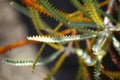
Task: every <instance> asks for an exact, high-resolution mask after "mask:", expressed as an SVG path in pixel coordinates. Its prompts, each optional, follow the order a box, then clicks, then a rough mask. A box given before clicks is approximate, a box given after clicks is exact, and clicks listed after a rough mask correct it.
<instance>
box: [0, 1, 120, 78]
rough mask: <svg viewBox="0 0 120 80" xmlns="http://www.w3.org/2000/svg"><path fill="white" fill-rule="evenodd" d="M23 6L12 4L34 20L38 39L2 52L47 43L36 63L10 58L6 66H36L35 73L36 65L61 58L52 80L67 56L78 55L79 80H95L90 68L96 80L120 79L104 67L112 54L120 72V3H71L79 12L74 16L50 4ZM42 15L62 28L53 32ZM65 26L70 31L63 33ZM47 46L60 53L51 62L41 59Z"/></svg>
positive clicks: (36, 2) (13, 45)
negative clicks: (53, 20)
mask: <svg viewBox="0 0 120 80" xmlns="http://www.w3.org/2000/svg"><path fill="white" fill-rule="evenodd" d="M21 2H23V4H24V5H20V4H18V3H16V2H15V1H12V2H11V3H10V5H11V6H12V7H14V8H16V9H17V10H19V11H20V12H22V13H23V14H25V15H26V16H28V17H29V18H30V19H31V20H32V22H33V24H34V28H35V29H36V31H37V33H38V35H37V36H34V35H33V36H30V37H27V40H23V41H20V42H16V43H13V44H11V45H7V46H3V47H1V48H0V52H1V53H4V52H5V51H8V50H10V49H13V48H16V47H19V46H22V45H26V44H29V43H40V42H43V44H42V46H41V48H40V50H39V51H38V54H37V55H36V57H35V59H34V60H31V59H20V60H17V59H11V58H6V59H5V60H4V63H6V64H12V65H17V66H27V65H32V66H33V67H32V68H33V70H34V68H35V66H36V65H45V64H47V63H49V62H51V61H53V60H55V59H56V58H57V57H59V59H58V61H57V63H56V64H55V66H54V67H53V68H52V69H51V71H50V73H49V74H48V76H47V77H46V78H45V80H51V77H53V76H54V75H55V73H56V72H57V71H58V69H59V68H60V66H61V65H62V63H63V62H64V60H65V59H66V58H67V56H70V54H72V53H74V54H75V55H76V56H77V57H78V61H79V65H80V66H79V70H78V75H77V77H76V80H79V79H82V80H87V79H88V78H89V80H90V79H91V77H90V76H89V75H90V73H89V71H88V69H87V68H88V66H93V67H94V68H95V69H94V72H93V73H94V78H95V80H102V78H101V74H105V75H106V76H107V77H109V79H111V80H114V79H120V76H119V75H120V71H117V72H113V71H112V72H111V71H104V70H103V68H104V65H103V63H102V62H103V59H104V58H105V56H106V55H108V54H110V56H111V60H112V61H113V62H114V64H115V65H116V66H117V67H118V69H120V61H119V59H118V57H116V53H115V52H113V51H112V49H111V47H112V46H114V48H115V50H116V51H117V55H119V56H120V43H119V40H118V37H119V35H120V33H119V31H120V1H117V0H116V1H115V0H103V1H100V0H82V1H79V0H69V2H71V4H72V5H73V6H74V7H75V8H76V9H77V10H76V11H74V12H72V13H68V12H64V11H62V10H60V9H58V8H56V7H55V6H53V5H52V3H51V2H50V1H49V0H21ZM114 6H116V7H115V8H114ZM113 11H115V12H113ZM114 13H116V14H117V17H115V16H114ZM42 15H45V16H47V17H49V18H51V19H55V20H56V22H58V25H57V26H56V27H55V28H54V29H53V28H52V27H50V25H49V24H48V23H47V22H46V21H44V20H43V18H42ZM64 26H65V27H66V28H65V29H64V30H61V28H62V27H64ZM43 31H44V32H45V33H47V35H46V34H44V32H43ZM116 35H117V37H116ZM81 40H84V41H85V43H84V45H86V47H85V49H84V48H82V45H80V42H81ZM47 44H48V45H49V46H51V47H52V48H54V49H56V52H55V53H53V54H52V55H51V56H49V57H48V58H45V59H41V58H40V57H41V53H42V51H43V49H44V48H45V46H46V45H47ZM65 45H67V46H65ZM80 72H82V73H80Z"/></svg>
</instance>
